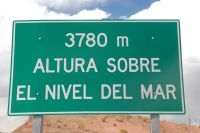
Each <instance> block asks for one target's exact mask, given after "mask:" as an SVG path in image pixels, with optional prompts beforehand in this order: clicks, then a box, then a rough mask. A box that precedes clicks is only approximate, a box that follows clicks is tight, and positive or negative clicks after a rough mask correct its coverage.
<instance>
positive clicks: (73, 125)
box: [13, 115, 200, 133]
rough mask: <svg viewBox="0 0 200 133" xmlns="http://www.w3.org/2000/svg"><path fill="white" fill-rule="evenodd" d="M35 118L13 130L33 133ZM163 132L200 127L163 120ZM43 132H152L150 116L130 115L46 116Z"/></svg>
mask: <svg viewBox="0 0 200 133" xmlns="http://www.w3.org/2000/svg"><path fill="white" fill-rule="evenodd" d="M32 122H33V118H32V117H30V118H29V120H28V121H27V122H26V123H25V124H24V125H22V126H21V127H19V128H18V129H16V130H15V131H13V133H31V132H32ZM160 126H161V133H200V127H196V126H188V125H184V124H175V123H169V122H166V121H161V123H160ZM43 133H150V120H149V118H145V117H141V116H129V115H65V116H64V115H62V116H45V117H44V121H43Z"/></svg>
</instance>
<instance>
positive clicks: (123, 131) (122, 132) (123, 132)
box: [120, 129, 128, 133]
mask: <svg viewBox="0 0 200 133" xmlns="http://www.w3.org/2000/svg"><path fill="white" fill-rule="evenodd" d="M120 133H128V131H127V130H126V129H121V130H120Z"/></svg>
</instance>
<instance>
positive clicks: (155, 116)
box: [151, 114, 160, 133]
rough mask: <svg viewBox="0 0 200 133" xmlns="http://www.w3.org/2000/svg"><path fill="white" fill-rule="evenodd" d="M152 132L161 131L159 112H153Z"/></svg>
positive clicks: (157, 132)
mask: <svg viewBox="0 0 200 133" xmlns="http://www.w3.org/2000/svg"><path fill="white" fill-rule="evenodd" d="M151 133H160V118H159V114H151Z"/></svg>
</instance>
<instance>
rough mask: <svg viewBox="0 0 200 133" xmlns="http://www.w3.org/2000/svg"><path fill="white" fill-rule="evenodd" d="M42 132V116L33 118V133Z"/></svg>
mask: <svg viewBox="0 0 200 133" xmlns="http://www.w3.org/2000/svg"><path fill="white" fill-rule="evenodd" d="M42 132H43V116H36V115H35V116H33V133H42Z"/></svg>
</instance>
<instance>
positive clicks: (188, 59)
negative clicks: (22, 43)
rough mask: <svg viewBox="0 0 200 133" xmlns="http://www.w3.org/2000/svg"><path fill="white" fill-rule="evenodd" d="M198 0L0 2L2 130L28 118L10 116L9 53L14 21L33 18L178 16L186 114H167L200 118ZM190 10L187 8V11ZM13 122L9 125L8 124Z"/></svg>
mask: <svg viewBox="0 0 200 133" xmlns="http://www.w3.org/2000/svg"><path fill="white" fill-rule="evenodd" d="M198 3H199V1H198V0H190V1H182V0H160V1H156V0H148V1H147V0H124V1H123V2H122V1H120V0H76V1H75V0H67V1H66V0H56V1H55V0H18V1H16V0H2V1H0V63H1V64H0V131H4V132H8V131H11V130H13V129H14V128H16V127H17V126H19V125H15V123H16V122H15V121H17V123H18V124H22V123H23V122H24V121H25V120H26V119H27V117H8V116H7V98H8V91H9V74H10V71H9V69H10V56H11V40H12V21H13V20H34V19H37V20H38V19H43V20H44V19H64V20H70V19H112V18H116V19H119V18H125V19H179V20H180V24H181V44H182V58H183V74H184V88H185V99H186V111H187V113H186V115H185V116H177V115H170V116H169V115H164V116H161V119H167V120H171V121H176V122H179V121H180V122H183V121H187V120H188V118H189V117H190V118H191V120H193V121H195V120H198V119H200V106H199V105H198V102H199V100H200V98H199V94H200V89H199V86H200V82H198V76H199V75H200V52H199V50H200V45H199V44H200V37H199V31H200V26H199V23H200V19H198V17H197V16H199V14H198V13H199V12H200V8H199V7H198ZM186 9H187V10H186ZM8 122H9V123H10V124H7V123H8Z"/></svg>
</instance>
